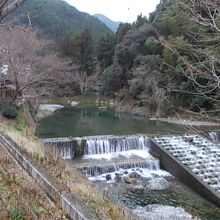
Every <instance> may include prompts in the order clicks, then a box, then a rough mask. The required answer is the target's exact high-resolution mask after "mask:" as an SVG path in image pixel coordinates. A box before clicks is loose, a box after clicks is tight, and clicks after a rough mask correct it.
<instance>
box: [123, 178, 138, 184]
mask: <svg viewBox="0 0 220 220" xmlns="http://www.w3.org/2000/svg"><path fill="white" fill-rule="evenodd" d="M124 181H125V182H126V183H128V184H134V183H136V182H137V179H136V178H130V177H126V178H124Z"/></svg>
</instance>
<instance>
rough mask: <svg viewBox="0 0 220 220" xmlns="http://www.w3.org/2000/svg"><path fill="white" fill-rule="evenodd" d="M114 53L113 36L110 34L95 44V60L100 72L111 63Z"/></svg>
mask: <svg viewBox="0 0 220 220" xmlns="http://www.w3.org/2000/svg"><path fill="white" fill-rule="evenodd" d="M114 52H115V36H114V35H111V34H105V35H103V36H102V37H101V38H100V39H99V40H98V42H97V59H98V61H99V64H100V67H101V71H103V70H104V69H105V68H107V67H108V66H110V65H111V64H112V63H113V57H114Z"/></svg>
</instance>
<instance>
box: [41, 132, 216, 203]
mask: <svg viewBox="0 0 220 220" xmlns="http://www.w3.org/2000/svg"><path fill="white" fill-rule="evenodd" d="M212 135H213V134H212ZM43 142H44V144H45V146H46V148H47V149H49V150H50V151H53V152H54V153H56V154H57V155H59V156H61V157H62V158H64V159H72V158H73V160H72V161H73V166H74V167H75V168H77V169H78V170H80V171H81V172H82V173H83V174H84V175H86V176H88V177H94V176H98V175H101V174H103V173H110V172H117V171H119V170H120V169H130V168H146V169H148V170H149V172H150V171H152V170H153V171H155V170H159V169H160V166H161V167H162V168H164V169H165V170H167V171H168V172H170V173H171V174H173V175H174V176H176V177H178V178H179V179H180V180H181V181H182V182H183V183H185V184H186V185H188V186H190V187H191V188H192V189H194V190H195V191H197V192H198V193H200V194H201V195H202V196H204V197H205V198H207V199H208V200H210V201H212V202H213V203H215V204H216V205H218V206H220V145H219V144H218V143H216V142H213V141H211V140H210V139H208V138H206V137H204V136H202V135H197V134H189V135H178V136H155V137H151V138H150V137H147V136H145V135H132V136H111V135H109V136H108V135H107V136H91V137H90V136H89V137H82V138H72V139H70V138H55V139H54V138H53V139H44V140H43ZM153 155H154V156H156V158H155V157H154V156H153ZM79 158H80V159H79Z"/></svg>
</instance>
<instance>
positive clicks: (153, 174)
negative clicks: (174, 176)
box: [151, 173, 160, 178]
mask: <svg viewBox="0 0 220 220" xmlns="http://www.w3.org/2000/svg"><path fill="white" fill-rule="evenodd" d="M151 175H152V177H153V178H159V177H160V175H158V174H156V173H152V174H151Z"/></svg>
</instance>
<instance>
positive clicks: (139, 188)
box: [131, 185, 144, 192]
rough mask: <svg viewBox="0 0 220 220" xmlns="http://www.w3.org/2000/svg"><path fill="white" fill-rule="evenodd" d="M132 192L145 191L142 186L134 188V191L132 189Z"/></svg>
mask: <svg viewBox="0 0 220 220" xmlns="http://www.w3.org/2000/svg"><path fill="white" fill-rule="evenodd" d="M131 191H132V192H137V191H138V192H139V191H144V187H143V186H142V185H137V186H134V187H133V188H132V189H131Z"/></svg>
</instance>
